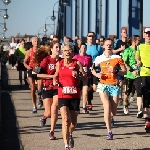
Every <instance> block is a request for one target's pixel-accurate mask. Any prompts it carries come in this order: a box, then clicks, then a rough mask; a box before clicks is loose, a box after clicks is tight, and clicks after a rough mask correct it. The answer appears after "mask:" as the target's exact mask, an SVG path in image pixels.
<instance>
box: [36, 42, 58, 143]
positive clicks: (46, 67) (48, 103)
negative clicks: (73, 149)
mask: <svg viewBox="0 0 150 150" xmlns="http://www.w3.org/2000/svg"><path fill="white" fill-rule="evenodd" d="M50 48H51V50H50ZM50 48H48V47H41V48H39V50H38V51H37V53H36V55H35V62H37V63H39V62H40V72H39V73H40V74H37V75H36V77H37V78H42V79H43V85H44V86H43V102H44V107H45V111H44V115H43V117H42V118H41V119H40V126H42V127H43V126H44V125H45V124H46V119H47V118H50V117H51V130H50V133H49V138H50V140H55V139H56V137H55V136H54V128H55V125H56V122H57V118H58V86H57V85H56V86H53V75H54V73H55V65H56V62H57V61H58V59H59V51H60V44H59V42H58V41H54V42H51V43H50ZM50 51H51V52H50ZM49 52H50V54H48V53H49ZM46 55H47V56H46ZM45 56H46V57H45ZM41 60H42V61H41ZM33 76H34V75H33ZM49 76H50V78H49V79H47V78H48V77H49Z"/></svg>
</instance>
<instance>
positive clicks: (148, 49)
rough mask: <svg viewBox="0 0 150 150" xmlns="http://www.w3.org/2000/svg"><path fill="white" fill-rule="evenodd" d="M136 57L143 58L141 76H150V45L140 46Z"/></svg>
mask: <svg viewBox="0 0 150 150" xmlns="http://www.w3.org/2000/svg"><path fill="white" fill-rule="evenodd" d="M136 55H138V56H140V57H141V62H142V67H141V69H140V76H150V45H148V44H140V45H139V47H138V50H137V51H136Z"/></svg>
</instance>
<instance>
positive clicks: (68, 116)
mask: <svg viewBox="0 0 150 150" xmlns="http://www.w3.org/2000/svg"><path fill="white" fill-rule="evenodd" d="M62 48H63V49H62V55H63V57H64V59H62V60H60V61H59V62H58V63H57V64H56V74H55V75H56V76H58V83H59V88H58V104H59V108H60V113H61V117H62V134H63V139H64V143H65V150H70V148H69V146H70V147H74V140H73V137H72V133H73V131H74V129H75V127H76V124H77V114H78V113H77V112H78V111H79V104H80V88H79V81H80V79H79V78H78V73H79V72H80V73H81V78H83V79H84V78H85V80H87V78H86V74H85V73H84V70H83V68H82V66H81V64H80V62H79V61H77V60H74V59H72V56H73V48H72V46H71V45H67V44H64V46H63V47H62ZM54 81H56V79H55V80H54ZM69 133H70V136H69ZM69 138H70V140H69Z"/></svg>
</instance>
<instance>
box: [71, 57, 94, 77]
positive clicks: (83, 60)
mask: <svg viewBox="0 0 150 150" xmlns="http://www.w3.org/2000/svg"><path fill="white" fill-rule="evenodd" d="M73 59H76V60H78V61H79V62H80V63H81V64H82V66H83V69H84V72H85V73H87V74H88V77H90V67H91V63H92V57H91V56H89V55H85V56H81V55H80V54H78V55H75V56H74V57H73Z"/></svg>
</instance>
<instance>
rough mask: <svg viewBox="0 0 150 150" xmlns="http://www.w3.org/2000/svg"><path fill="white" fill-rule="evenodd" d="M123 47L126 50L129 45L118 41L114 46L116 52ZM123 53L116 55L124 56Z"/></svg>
mask: <svg viewBox="0 0 150 150" xmlns="http://www.w3.org/2000/svg"><path fill="white" fill-rule="evenodd" d="M121 45H122V46H124V45H125V49H126V48H128V43H127V42H123V41H122V40H117V41H116V44H115V45H114V50H117V49H119V48H121ZM122 53H123V51H120V52H118V53H116V55H122Z"/></svg>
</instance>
